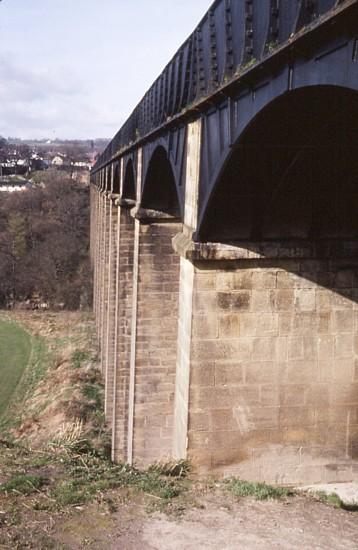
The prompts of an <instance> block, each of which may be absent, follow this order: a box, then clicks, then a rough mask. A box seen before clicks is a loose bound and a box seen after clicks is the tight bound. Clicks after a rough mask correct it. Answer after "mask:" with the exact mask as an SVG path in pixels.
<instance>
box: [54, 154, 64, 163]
mask: <svg viewBox="0 0 358 550" xmlns="http://www.w3.org/2000/svg"><path fill="white" fill-rule="evenodd" d="M51 164H52V166H63V165H64V159H63V157H62V156H60V155H56V156H55V157H53V159H52V162H51Z"/></svg>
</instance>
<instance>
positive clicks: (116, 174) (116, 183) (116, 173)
mask: <svg viewBox="0 0 358 550" xmlns="http://www.w3.org/2000/svg"><path fill="white" fill-rule="evenodd" d="M120 185H121V180H120V170H119V164H118V163H117V164H115V165H114V167H113V185H112V192H113V193H114V194H115V195H119V193H120Z"/></svg>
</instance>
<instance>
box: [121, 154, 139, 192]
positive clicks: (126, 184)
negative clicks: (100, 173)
mask: <svg viewBox="0 0 358 550" xmlns="http://www.w3.org/2000/svg"><path fill="white" fill-rule="evenodd" d="M122 198H123V199H130V200H136V185H135V176H134V167H133V161H132V159H129V160H128V162H127V164H126V167H125V172H124V181H123V191H122Z"/></svg>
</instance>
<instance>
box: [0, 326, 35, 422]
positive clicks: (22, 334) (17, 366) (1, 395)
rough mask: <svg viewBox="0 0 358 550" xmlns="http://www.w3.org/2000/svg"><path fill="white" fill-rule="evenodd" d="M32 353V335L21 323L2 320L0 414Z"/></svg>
mask: <svg viewBox="0 0 358 550" xmlns="http://www.w3.org/2000/svg"><path fill="white" fill-rule="evenodd" d="M30 354H31V336H30V335H29V334H28V333H27V332H26V331H25V330H24V329H23V328H22V327H20V326H19V325H17V324H15V323H11V322H7V321H2V320H0V380H1V383H0V416H1V415H2V414H3V413H4V412H5V410H6V408H7V406H8V404H9V401H10V399H11V397H12V396H13V394H14V392H15V389H16V387H17V385H18V383H19V382H20V380H21V377H22V375H23V373H24V370H25V368H26V365H27V363H28V361H29V358H30Z"/></svg>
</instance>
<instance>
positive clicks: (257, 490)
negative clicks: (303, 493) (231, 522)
mask: <svg viewBox="0 0 358 550" xmlns="http://www.w3.org/2000/svg"><path fill="white" fill-rule="evenodd" d="M224 485H225V488H226V489H227V490H228V491H230V492H231V493H232V494H234V495H235V496H237V497H253V498H254V499H256V500H267V499H272V498H283V497H291V496H294V495H295V492H294V491H293V490H292V489H288V488H286V487H273V486H272V485H267V484H266V483H253V482H250V481H244V480H242V479H237V478H230V479H227V480H225V482H224Z"/></svg>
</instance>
